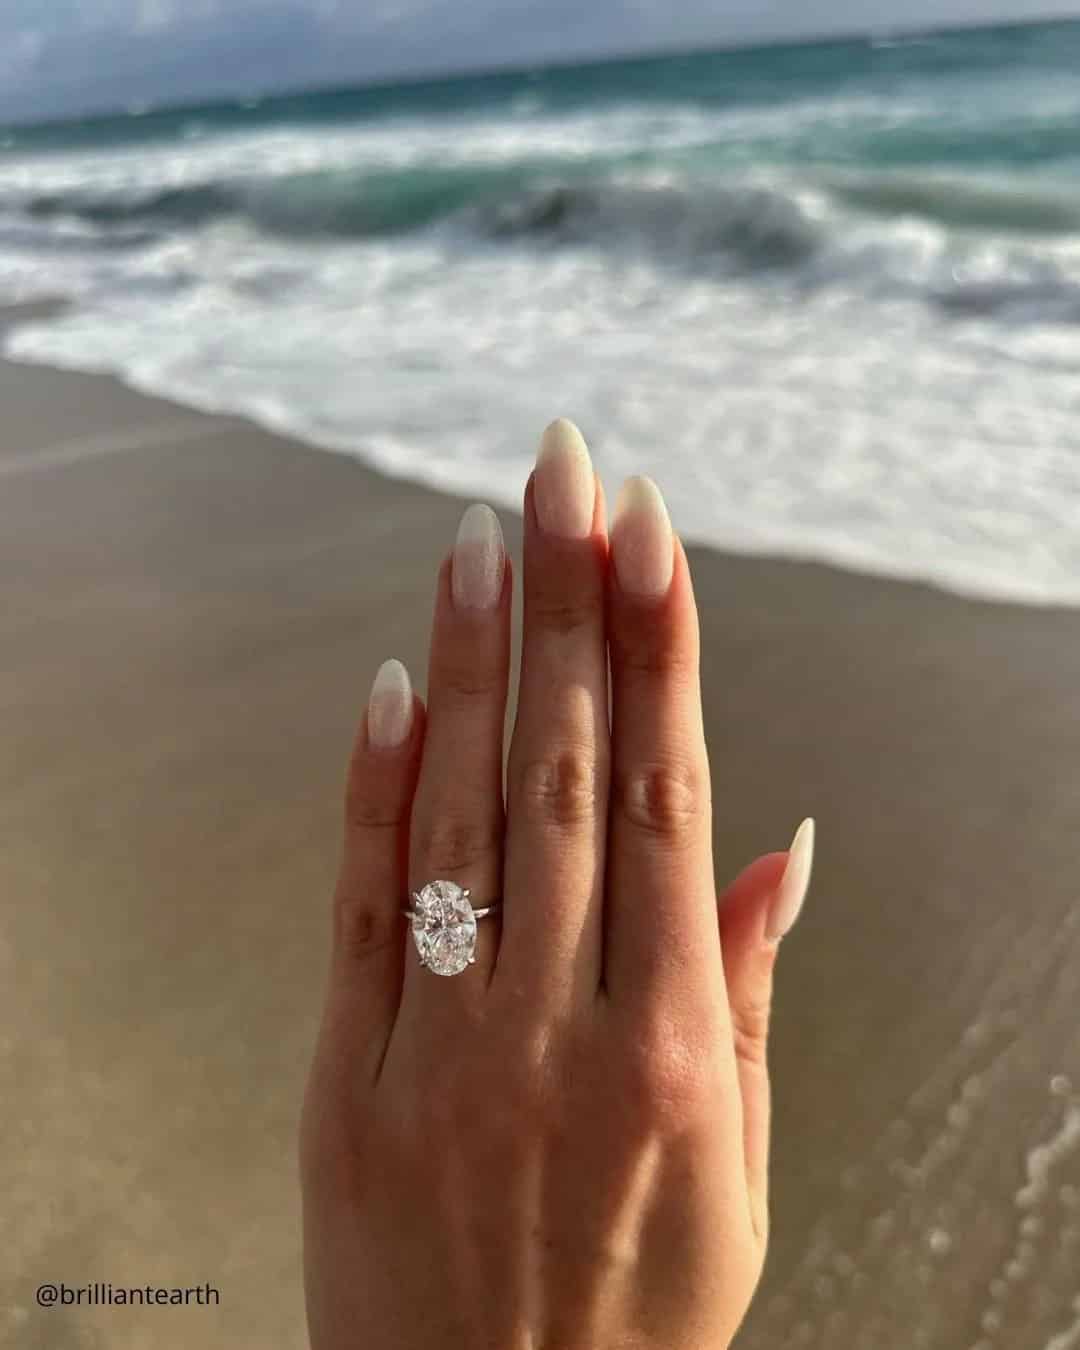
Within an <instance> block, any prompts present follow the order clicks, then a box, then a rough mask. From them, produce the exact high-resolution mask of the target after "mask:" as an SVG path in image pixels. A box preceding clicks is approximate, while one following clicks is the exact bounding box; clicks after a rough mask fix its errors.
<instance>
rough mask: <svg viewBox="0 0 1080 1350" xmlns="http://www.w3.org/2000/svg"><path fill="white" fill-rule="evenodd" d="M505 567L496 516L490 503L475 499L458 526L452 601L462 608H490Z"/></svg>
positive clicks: (452, 574) (504, 554)
mask: <svg viewBox="0 0 1080 1350" xmlns="http://www.w3.org/2000/svg"><path fill="white" fill-rule="evenodd" d="M505 567H506V546H505V545H504V543H503V532H502V526H501V525H500V524H499V517H498V516H497V515H496V514H495V512H494V511H493V510H492V509H491V507H490V506H484V505H483V503H482V502H477V503H476V505H475V506H470V507H469V509H468V510H467V511H466V512H465V514H464V515H463V516H462V517H461V524H460V525H459V526H458V532H457V541H456V543H455V544H454V561H453V567H452V571H451V591H452V593H453V596H454V604H455V605H459V606H461V607H462V608H463V609H494V607H495V606H496V605H497V604H498V603H499V597H500V596H501V595H502V589H503V572H504V570H505Z"/></svg>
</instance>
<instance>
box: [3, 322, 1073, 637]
mask: <svg viewBox="0 0 1080 1350" xmlns="http://www.w3.org/2000/svg"><path fill="white" fill-rule="evenodd" d="M74 306H77V302H75V301H71V300H69V299H66V298H64V297H62V296H57V297H55V298H46V299H41V300H31V301H27V302H25V303H22V304H17V305H10V304H9V305H4V304H0V363H3V364H4V365H7V366H11V367H15V368H19V367H27V368H30V369H36V370H45V371H52V372H55V373H56V374H57V375H61V376H69V375H70V376H75V377H77V378H89V379H92V380H100V381H104V382H106V384H112V385H113V386H114V387H115V388H117V389H120V390H122V391H124V392H125V393H127V394H133V395H135V396H137V397H139V398H143V399H146V400H148V401H150V402H151V403H158V404H161V405H165V406H168V407H170V408H174V409H176V410H177V412H178V415H179V414H182V413H183V414H188V415H190V416H192V417H194V418H196V419H198V418H204V419H210V420H211V421H213V420H218V421H220V420H228V421H232V422H236V423H241V424H244V425H246V426H248V427H251V428H254V429H256V430H258V431H259V432H261V433H263V434H265V435H267V436H270V437H274V438H278V439H281V440H283V441H288V442H290V443H291V444H292V445H294V446H295V447H297V448H303V449H305V450H308V451H311V452H314V453H317V454H323V455H333V456H337V457H340V458H344V459H349V460H352V461H354V462H355V463H357V464H358V465H360V466H361V468H363V469H365V470H366V471H367V472H370V473H374V474H376V475H378V476H379V477H381V478H385V479H388V480H389V481H391V482H395V483H402V484H404V485H407V486H413V487H415V488H417V489H418V490H419V491H422V492H431V493H434V494H436V495H438V496H442V497H449V498H453V499H454V500H456V501H471V500H473V499H474V497H476V496H477V495H479V496H480V497H481V498H482V497H483V493H480V494H474V493H471V492H470V491H469V490H468V489H467V488H465V487H461V488H458V487H457V486H455V485H452V484H451V485H446V484H440V483H433V482H428V481H426V480H424V479H421V478H417V477H415V476H414V475H412V474H409V473H400V474H399V473H396V472H394V470H393V469H392V468H390V467H388V466H387V465H386V464H384V463H378V462H375V463H373V462H372V460H371V456H370V452H369V453H368V454H365V453H364V452H362V451H361V450H359V449H357V448H356V446H355V445H354V444H352V443H347V442H346V441H345V440H342V441H341V442H340V443H336V444H335V443H333V442H331V441H330V440H329V439H328V438H322V439H320V438H319V437H318V436H317V435H315V434H314V433H309V432H307V431H306V430H305V429H304V428H303V427H301V426H299V425H297V424H294V423H292V422H290V421H288V420H287V419H278V418H275V417H273V416H270V415H268V414H266V413H265V412H260V411H258V410H255V409H252V408H250V407H248V408H240V409H229V408H216V407H214V406H212V405H211V404H210V402H209V401H200V400H199V399H198V398H197V397H194V396H192V397H190V398H185V397H184V395H183V394H177V393H174V392H172V391H169V390H166V389H164V388H159V387H158V386H157V385H156V384H155V383H154V382H153V381H140V380H136V379H133V378H130V377H129V376H128V375H126V374H124V373H121V372H117V371H90V370H84V369H81V368H78V367H75V366H63V365H54V364H50V363H49V362H48V361H44V360H39V359H37V358H35V357H25V358H24V357H15V356H11V355H8V354H7V352H6V341H5V339H6V337H7V335H8V332H9V330H10V329H11V328H13V327H15V326H16V325H17V324H18V323H20V322H27V321H32V320H36V319H42V320H48V319H50V318H52V317H54V316H56V315H59V314H62V313H63V311H64V310H65V309H67V308H69V307H74ZM553 415H557V414H553ZM536 434H539V433H536ZM2 454H3V448H2V447H0V455H2ZM490 504H491V505H493V506H494V507H495V509H496V510H498V511H499V512H500V513H501V514H507V513H516V514H520V506H519V505H518V504H517V503H516V502H512V503H508V502H507V501H506V500H505V499H504V498H503V497H502V496H501V495H499V496H497V497H495V496H493V497H491V498H490ZM682 537H683V540H684V543H685V544H686V546H687V548H688V549H695V550H702V551H704V552H709V553H716V554H718V555H720V556H722V557H725V558H729V559H733V560H740V561H742V560H745V561H749V562H762V563H765V564H770V563H778V564H782V565H786V566H794V567H811V568H813V567H821V568H824V569H825V570H826V571H829V572H835V573H840V574H844V575H852V576H855V577H862V578H866V579H869V580H871V581H876V582H883V583H897V584H899V585H902V586H914V587H917V588H924V589H926V590H928V591H929V592H931V593H935V594H941V595H944V596H946V597H951V598H954V599H958V600H960V601H964V602H971V603H974V604H988V605H995V606H1004V607H1009V608H1014V609H1024V610H1026V609H1038V610H1042V611H1044V612H1046V613H1060V614H1063V615H1080V590H1078V592H1077V596H1076V598H1075V600H1062V599H1060V598H1057V597H1050V598H1047V597H1045V596H1044V595H1042V594H1041V593H1032V594H1028V595H1026V596H1024V597H1023V598H1019V597H1017V596H1016V595H1015V594H1009V593H1003V592H1000V591H999V587H1000V585H1001V583H1000V582H999V581H997V580H990V581H988V580H987V579H986V578H985V577H984V576H982V577H980V578H979V579H978V580H975V579H973V580H967V579H966V577H965V576H964V575H962V572H961V579H959V580H956V581H954V580H951V579H950V578H948V577H943V576H928V575H919V574H918V573H917V572H916V573H912V574H908V573H905V572H901V571H898V570H897V569H896V566H895V564H894V563H893V562H892V561H891V560H887V559H883V558H879V557H877V556H871V555H870V554H869V553H868V552H867V550H866V548H865V546H860V547H859V548H856V549H850V547H849V546H845V547H843V548H840V549H838V550H835V551H834V552H833V553H831V554H830V553H829V551H828V550H827V549H824V548H822V549H821V550H820V551H818V552H816V553H813V554H810V553H807V554H800V553H797V552H794V551H788V550H787V549H785V548H784V547H783V546H782V545H781V546H779V547H777V548H773V547H771V546H770V545H767V544H762V543H758V544H755V545H750V544H746V546H744V547H737V546H735V545H732V544H730V543H728V542H719V541H714V540H711V539H704V538H701V537H700V536H698V535H695V534H693V533H690V532H683V533H682ZM970 575H971V576H972V577H974V576H975V573H974V572H971V573H970Z"/></svg>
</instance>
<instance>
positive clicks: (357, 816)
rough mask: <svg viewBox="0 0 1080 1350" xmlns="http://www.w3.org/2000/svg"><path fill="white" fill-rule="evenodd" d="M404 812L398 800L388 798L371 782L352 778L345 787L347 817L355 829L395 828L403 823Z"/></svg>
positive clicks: (376, 830) (377, 830)
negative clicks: (375, 788) (373, 786)
mask: <svg viewBox="0 0 1080 1350" xmlns="http://www.w3.org/2000/svg"><path fill="white" fill-rule="evenodd" d="M401 818H402V812H401V808H400V807H399V806H398V804H397V803H396V802H393V801H390V800H388V799H387V798H386V797H385V796H383V795H381V794H380V793H379V792H378V791H377V790H374V789H373V788H372V786H371V784H370V783H367V782H356V781H354V780H352V779H350V781H349V784H348V786H347V787H346V789H345V819H346V823H347V824H349V825H350V826H352V828H353V829H357V830H364V831H365V832H367V831H370V832H372V833H379V832H381V831H384V830H394V829H397V827H398V826H399V825H400V824H401Z"/></svg>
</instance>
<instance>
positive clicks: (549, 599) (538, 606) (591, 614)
mask: <svg viewBox="0 0 1080 1350" xmlns="http://www.w3.org/2000/svg"><path fill="white" fill-rule="evenodd" d="M599 615H600V604H599V597H598V596H592V595H588V594H586V595H581V594H576V593H570V594H559V595H556V594H544V593H543V592H539V593H534V594H533V595H531V596H530V605H529V616H528V617H529V621H530V622H531V623H535V624H536V626H537V627H538V628H541V629H543V630H544V631H545V632H548V633H556V634H564V633H575V632H577V631H578V630H579V629H581V628H584V627H586V626H587V625H589V624H593V623H597V622H599Z"/></svg>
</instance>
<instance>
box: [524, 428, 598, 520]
mask: <svg viewBox="0 0 1080 1350" xmlns="http://www.w3.org/2000/svg"><path fill="white" fill-rule="evenodd" d="M533 500H534V502H535V504H536V518H537V520H539V522H540V528H541V529H543V530H546V531H547V532H548V533H549V534H554V535H558V536H559V538H561V539H586V538H588V536H589V535H590V534H591V533H592V522H593V510H594V507H595V506H596V478H595V476H594V474H593V466H592V460H591V459H590V457H589V451H588V447H587V446H586V444H585V439H584V437H583V436H582V434H581V432H580V431H578V429H577V427H576V426H574V424H573V422H568V421H567V420H566V418H565V417H560V418H559V419H558V420H557V421H555V422H552V423H551V425H550V426H549V427H548V428H547V430H546V431H545V432H544V434H543V436H542V437H541V440H540V449H539V450H538V451H537V454H536V471H535V473H534V475H533Z"/></svg>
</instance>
